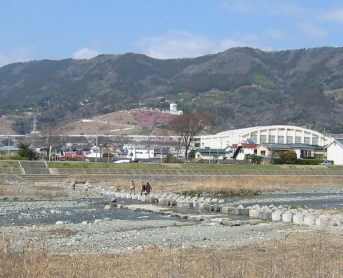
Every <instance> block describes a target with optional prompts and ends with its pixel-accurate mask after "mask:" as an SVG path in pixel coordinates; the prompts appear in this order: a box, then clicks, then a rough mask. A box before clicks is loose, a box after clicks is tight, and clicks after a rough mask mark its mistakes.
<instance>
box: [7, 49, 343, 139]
mask: <svg viewBox="0 0 343 278" xmlns="http://www.w3.org/2000/svg"><path fill="white" fill-rule="evenodd" d="M170 101H176V102H177V103H178V104H179V107H180V109H182V110H185V111H193V110H194V109H197V110H201V111H206V112H208V113H210V114H211V116H212V118H213V120H214V125H215V127H216V129H217V130H224V129H229V128H240V127H247V126H254V125H268V124H295V125H301V126H303V125H306V126H311V127H312V128H314V129H317V130H323V129H324V128H325V129H326V130H327V131H330V132H340V133H343V124H342V118H343V48H331V47H325V48H314V49H300V50H287V51H273V52H264V51H261V50H258V49H252V48H232V49H229V50H227V51H225V52H221V53H218V54H215V55H207V56H202V57H198V58H193V59H170V60H159V59H153V58H150V57H147V56H145V55H141V54H132V53H128V54H123V55H100V56H97V57H95V58H93V59H89V60H73V59H64V60H59V61H50V60H43V61H32V62H27V63H15V64H10V65H7V66H3V67H1V68H0V113H1V114H3V115H6V114H17V115H19V116H20V114H21V113H22V112H25V111H38V112H39V113H40V114H39V115H40V116H39V119H38V120H39V124H40V128H44V127H47V126H49V125H51V124H54V125H57V124H63V123H65V122H68V121H71V120H75V119H77V118H85V117H91V116H95V115H98V114H104V113H108V112H113V111H118V110H122V109H129V108H136V107H142V106H143V107H144V106H145V107H159V108H168V107H169V102H170ZM14 128H16V129H17V130H18V131H20V132H26V131H27V130H26V129H28V128H29V126H28V125H27V124H26V123H25V119H22V118H18V119H16V124H15V126H14Z"/></svg>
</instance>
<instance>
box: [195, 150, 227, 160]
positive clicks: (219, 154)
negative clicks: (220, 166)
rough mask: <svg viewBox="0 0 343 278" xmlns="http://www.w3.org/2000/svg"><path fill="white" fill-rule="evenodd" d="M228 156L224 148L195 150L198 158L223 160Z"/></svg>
mask: <svg viewBox="0 0 343 278" xmlns="http://www.w3.org/2000/svg"><path fill="white" fill-rule="evenodd" d="M224 157H226V152H225V150H224V149H211V148H200V149H197V150H196V152H195V158H196V159H205V160H223V159H224Z"/></svg>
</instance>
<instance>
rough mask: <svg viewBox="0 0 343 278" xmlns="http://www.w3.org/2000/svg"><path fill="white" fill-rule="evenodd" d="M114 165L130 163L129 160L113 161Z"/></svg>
mask: <svg viewBox="0 0 343 278" xmlns="http://www.w3.org/2000/svg"><path fill="white" fill-rule="evenodd" d="M112 162H113V163H116V164H119V163H130V160H129V159H121V160H113V161H112Z"/></svg>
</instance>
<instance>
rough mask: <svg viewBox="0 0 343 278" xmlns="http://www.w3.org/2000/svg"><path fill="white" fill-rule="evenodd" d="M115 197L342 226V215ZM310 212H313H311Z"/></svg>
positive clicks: (153, 196)
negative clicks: (317, 214) (316, 214)
mask: <svg viewBox="0 0 343 278" xmlns="http://www.w3.org/2000/svg"><path fill="white" fill-rule="evenodd" d="M115 196H116V197H117V198H128V199H136V200H140V201H142V202H149V203H152V204H154V203H155V204H159V205H161V206H176V207H180V208H198V209H199V210H203V211H209V212H222V213H223V214H236V215H245V216H249V217H250V218H258V219H263V220H270V221H275V222H284V223H294V224H298V225H308V226H312V225H318V226H328V225H330V226H331V225H334V226H338V225H342V224H343V215H340V214H335V215H319V216H315V215H314V214H312V213H309V212H308V211H305V212H302V211H298V210H279V209H278V208H276V207H274V206H271V208H268V207H264V208H261V207H259V206H258V205H257V206H253V207H246V208H244V207H243V206H242V205H239V206H237V207H233V206H222V205H219V204H210V203H208V202H205V201H202V200H200V201H198V200H199V199H197V200H192V198H182V197H183V196H182V197H181V198H177V199H174V198H170V197H174V196H175V194H173V195H172V196H171V194H169V195H168V194H163V195H159V194H151V196H144V195H143V196H140V195H138V194H131V193H125V192H116V193H115ZM312 212H314V211H313V210H312Z"/></svg>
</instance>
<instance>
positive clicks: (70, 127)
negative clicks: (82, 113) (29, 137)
mask: <svg viewBox="0 0 343 278" xmlns="http://www.w3.org/2000/svg"><path fill="white" fill-rule="evenodd" d="M91 120H94V121H95V122H89V123H81V120H78V121H74V122H71V123H68V124H63V125H62V126H58V127H57V128H56V132H58V134H82V133H85V134H95V133H96V132H99V133H100V134H101V133H103V134H122V133H125V134H131V133H132V132H133V133H137V130H135V131H130V130H126V131H123V132H120V131H118V132H111V131H110V130H115V129H121V128H124V127H128V126H130V125H132V124H135V125H137V124H138V123H137V120H136V119H135V117H134V116H133V115H132V114H130V113H128V112H124V111H120V112H113V113H108V114H104V115H101V116H97V117H94V118H91ZM97 121H98V122H97ZM101 122H109V123H108V124H107V123H101ZM116 123H117V124H116Z"/></svg>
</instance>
